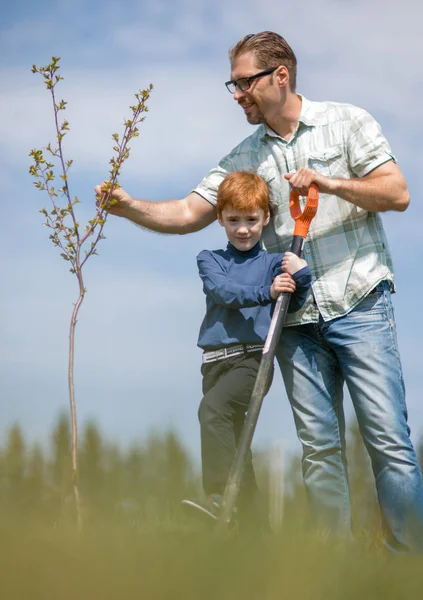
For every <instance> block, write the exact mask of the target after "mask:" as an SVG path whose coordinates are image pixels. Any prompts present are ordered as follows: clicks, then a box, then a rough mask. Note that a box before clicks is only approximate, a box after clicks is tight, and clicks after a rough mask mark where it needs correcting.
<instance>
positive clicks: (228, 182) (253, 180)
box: [216, 171, 270, 219]
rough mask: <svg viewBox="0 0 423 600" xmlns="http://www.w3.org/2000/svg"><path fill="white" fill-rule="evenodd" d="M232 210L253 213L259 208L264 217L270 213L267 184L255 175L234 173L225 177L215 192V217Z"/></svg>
mask: <svg viewBox="0 0 423 600" xmlns="http://www.w3.org/2000/svg"><path fill="white" fill-rule="evenodd" d="M227 208H233V209H234V210H240V211H245V212H248V211H254V210H257V209H258V208H261V209H262V210H263V211H264V214H265V216H267V215H268V214H269V213H270V193H269V188H268V187H267V183H266V182H265V181H264V179H263V178H262V177H260V175H257V173H252V172H251V171H234V172H233V173H230V174H229V175H227V176H226V177H225V179H224V180H223V181H222V183H221V184H220V185H219V188H218V190H217V204H216V209H217V216H218V218H219V219H220V218H221V217H222V211H223V210H224V209H227Z"/></svg>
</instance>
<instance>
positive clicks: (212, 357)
mask: <svg viewBox="0 0 423 600" xmlns="http://www.w3.org/2000/svg"><path fill="white" fill-rule="evenodd" d="M263 347H264V344H240V345H239V346H229V347H228V348H220V350H210V351H208V352H204V353H203V363H209V362H215V361H216V360H224V359H225V358H229V357H232V356H240V355H241V354H246V353H249V352H261V351H262V350H263Z"/></svg>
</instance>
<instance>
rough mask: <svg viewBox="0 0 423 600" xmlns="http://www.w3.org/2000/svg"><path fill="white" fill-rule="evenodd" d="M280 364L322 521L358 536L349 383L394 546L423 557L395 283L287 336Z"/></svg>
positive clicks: (422, 486) (422, 505)
mask: <svg viewBox="0 0 423 600" xmlns="http://www.w3.org/2000/svg"><path fill="white" fill-rule="evenodd" d="M277 359H278V362H279V365H280V368H281V371H282V375H283V379H284V382H285V387H286V391H287V395H288V398H289V400H290V403H291V407H292V411H293V414H294V419H295V425H296V429H297V434H298V437H299V439H300V441H301V444H302V447H303V459H302V468H303V476H304V482H305V486H306V490H307V495H308V498H309V503H310V507H311V510H312V513H313V514H314V516H315V517H316V519H317V520H318V521H319V522H320V523H321V524H322V525H323V526H325V527H327V528H330V529H332V530H336V531H343V530H344V531H345V530H348V531H349V530H350V525H351V507H350V496H349V488H348V475H347V462H346V457H345V420H344V412H343V405H342V399H343V394H342V389H343V384H344V382H345V383H346V384H347V387H348V390H349V392H350V395H351V399H352V402H353V405H354V409H355V412H356V415H357V420H358V424H359V427H360V432H361V435H362V437H363V441H364V443H365V445H366V448H367V450H368V452H369V455H370V459H371V463H372V469H373V473H374V477H375V482H376V489H377V494H378V500H379V505H380V508H381V511H382V515H383V521H384V525H385V527H386V531H387V545H388V547H390V548H391V549H392V550H397V551H417V552H423V479H422V474H421V470H420V467H419V464H418V460H417V457H416V453H415V451H414V448H413V445H412V443H411V440H410V429H409V427H408V424H407V408H406V404H405V388H404V381H403V375H402V368H401V361H400V356H399V352H398V346H397V338H396V330H395V321H394V313H393V307H392V304H391V292H390V289H389V284H388V283H387V282H382V283H381V284H379V285H378V286H377V288H376V289H375V290H374V291H373V292H371V293H370V294H369V295H368V296H367V297H366V298H365V299H364V300H362V301H361V302H360V304H359V305H358V306H357V307H356V308H355V309H354V310H353V311H351V312H350V313H349V314H348V315H346V316H343V317H340V318H338V319H334V320H332V321H329V322H324V321H323V319H321V318H320V320H319V322H318V323H315V324H309V325H301V326H295V327H286V328H285V329H283V332H282V335H281V341H280V344H279V346H278V350H277Z"/></svg>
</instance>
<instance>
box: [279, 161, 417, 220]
mask: <svg viewBox="0 0 423 600" xmlns="http://www.w3.org/2000/svg"><path fill="white" fill-rule="evenodd" d="M285 179H287V180H288V181H289V183H290V185H291V186H292V189H293V190H294V191H296V192H297V193H298V194H300V195H307V193H308V190H309V188H310V185H311V184H312V183H315V184H317V185H318V186H319V189H320V191H321V193H322V194H332V195H334V196H338V197H339V198H342V199H343V200H346V201H347V202H351V204H354V205H355V206H358V207H360V208H363V209H364V210H368V211H370V212H379V211H380V212H383V211H387V210H397V211H403V210H405V209H406V208H407V206H408V204H409V202H410V195H409V193H408V190H407V184H406V182H405V179H404V177H403V175H402V173H401V171H400V169H399V167H398V166H397V165H396V164H395V163H394V162H392V161H387V162H386V163H383V164H382V165H380V166H379V167H377V168H376V169H374V170H373V171H371V172H370V173H369V174H368V175H365V176H364V177H357V178H353V179H338V178H332V177H328V176H326V175H323V174H322V173H318V172H316V171H313V170H312V169H307V168H301V169H298V171H296V172H294V173H287V174H286V175H285Z"/></svg>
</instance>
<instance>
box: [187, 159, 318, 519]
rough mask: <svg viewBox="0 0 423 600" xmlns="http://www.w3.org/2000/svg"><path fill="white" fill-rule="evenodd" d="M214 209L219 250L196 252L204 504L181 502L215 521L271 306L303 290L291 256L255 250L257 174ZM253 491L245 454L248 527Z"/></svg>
mask: <svg viewBox="0 0 423 600" xmlns="http://www.w3.org/2000/svg"><path fill="white" fill-rule="evenodd" d="M216 208H217V217H218V220H219V223H220V225H222V227H224V228H225V232H226V235H227V238H228V245H227V248H226V250H215V251H209V250H203V251H202V252H200V254H199V255H198V257H197V263H198V269H199V273H200V277H201V279H202V281H203V290H204V293H205V294H206V316H205V318H204V320H203V323H202V325H201V329H200V334H199V338H198V346H199V347H200V348H202V349H203V351H204V353H203V364H202V367H201V373H202V375H203V394H204V397H203V399H202V401H201V404H200V408H199V412H198V416H199V421H200V428H201V459H202V476H203V487H204V491H205V494H206V496H207V500H206V501H205V502H201V501H195V502H194V501H191V500H184V501H183V506H184V509H185V510H186V511H187V512H188V511H196V513H197V515H198V516H200V517H201V516H203V517H205V518H206V519H208V520H210V519H215V520H216V519H217V517H218V510H219V506H220V502H221V498H222V494H223V492H224V489H225V485H226V481H227V478H228V475H229V470H230V467H231V464H232V462H233V459H234V456H235V449H236V444H237V441H238V439H239V436H240V433H241V430H242V426H243V423H244V420H245V413H246V411H247V409H248V405H249V402H250V398H251V394H252V391H253V387H254V383H255V380H256V376H257V372H258V368H259V365H260V359H261V352H262V349H263V345H264V342H265V340H266V336H267V333H268V330H269V326H270V320H271V307H272V302H273V301H274V300H276V298H277V297H278V295H279V294H280V293H281V292H290V293H292V297H291V300H290V304H289V312H295V311H297V310H299V309H300V308H301V306H302V305H303V304H304V302H305V299H306V296H307V293H308V290H309V288H310V287H311V274H310V270H309V268H308V266H307V263H306V262H305V261H304V260H302V259H300V258H299V257H298V256H296V255H295V254H293V253H291V252H286V253H285V254H269V253H267V252H265V251H263V250H262V249H261V248H260V243H259V242H260V237H261V234H262V230H263V227H265V226H266V225H267V224H268V222H269V220H270V204H269V189H268V187H267V184H266V183H265V181H264V180H263V179H262V178H261V177H260V176H259V175H257V174H255V173H252V172H247V171H239V172H234V173H231V174H229V175H228V176H227V177H226V178H225V179H224V181H223V182H222V183H221V185H220V186H219V190H218V194H217V206H216ZM282 271H284V272H282ZM256 492H257V484H256V480H255V476H254V470H253V465H252V457H251V453H250V456H249V458H248V460H247V463H246V465H245V469H244V475H243V480H242V485H241V489H240V494H239V502H238V518H239V520H240V521H243V520H245V521H250V520H251V519H253V520H254V517H255V515H254V512H255V510H256V506H255V504H256V503H255V496H256Z"/></svg>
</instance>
